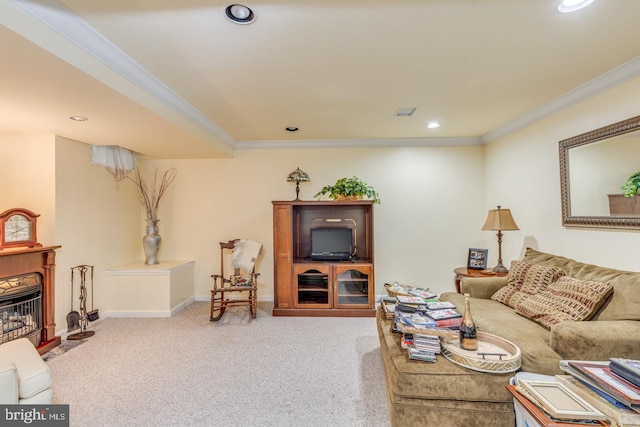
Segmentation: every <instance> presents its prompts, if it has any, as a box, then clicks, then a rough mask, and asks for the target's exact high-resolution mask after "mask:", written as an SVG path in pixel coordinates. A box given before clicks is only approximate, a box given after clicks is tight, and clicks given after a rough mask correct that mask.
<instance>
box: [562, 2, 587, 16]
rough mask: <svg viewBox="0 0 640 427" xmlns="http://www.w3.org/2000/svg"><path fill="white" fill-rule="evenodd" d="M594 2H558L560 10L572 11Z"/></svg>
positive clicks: (564, 11) (563, 11)
mask: <svg viewBox="0 0 640 427" xmlns="http://www.w3.org/2000/svg"><path fill="white" fill-rule="evenodd" d="M591 3H593V0H562V1H561V2H560V4H558V12H561V13H570V12H575V11H577V10H580V9H582V8H584V7H587V6H589V5H590V4H591Z"/></svg>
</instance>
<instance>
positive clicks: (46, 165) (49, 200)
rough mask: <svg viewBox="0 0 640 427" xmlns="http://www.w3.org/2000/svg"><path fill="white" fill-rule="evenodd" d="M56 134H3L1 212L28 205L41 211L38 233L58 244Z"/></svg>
mask: <svg viewBox="0 0 640 427" xmlns="http://www.w3.org/2000/svg"><path fill="white" fill-rule="evenodd" d="M54 141H55V137H54V136H53V135H19V136H0V159H1V160H2V167H1V168H0V182H2V185H0V212H4V211H5V210H7V209H11V208H25V209H29V210H30V211H32V212H34V213H36V214H40V217H38V221H37V227H36V237H37V238H38V241H39V242H40V243H42V244H44V245H45V246H49V245H53V244H55V234H54V221H55V179H54V178H53V175H54V173H55V147H54Z"/></svg>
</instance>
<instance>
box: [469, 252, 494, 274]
mask: <svg viewBox="0 0 640 427" xmlns="http://www.w3.org/2000/svg"><path fill="white" fill-rule="evenodd" d="M488 254H489V249H480V248H469V256H468V257H467V269H469V270H486V269H487V257H488Z"/></svg>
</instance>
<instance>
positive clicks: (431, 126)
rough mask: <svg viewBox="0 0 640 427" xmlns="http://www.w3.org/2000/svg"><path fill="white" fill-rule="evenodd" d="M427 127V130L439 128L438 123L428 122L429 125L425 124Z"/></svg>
mask: <svg viewBox="0 0 640 427" xmlns="http://www.w3.org/2000/svg"><path fill="white" fill-rule="evenodd" d="M427 127H428V128H429V129H436V128H439V127H440V123H438V122H429V123H428V124H427Z"/></svg>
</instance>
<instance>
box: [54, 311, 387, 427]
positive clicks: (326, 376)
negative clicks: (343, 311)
mask: <svg viewBox="0 0 640 427" xmlns="http://www.w3.org/2000/svg"><path fill="white" fill-rule="evenodd" d="M90 329H91V330H95V331H96V334H95V336H93V337H91V338H89V339H87V340H86V342H84V343H83V344H82V345H79V346H77V347H75V348H70V349H68V350H67V351H66V352H64V353H62V354H59V355H56V357H55V358H51V359H49V361H48V362H47V363H48V364H49V366H50V367H51V370H52V374H53V378H54V382H53V391H54V399H55V403H68V404H69V405H70V417H71V426H92V427H97V426H110V427H113V426H118V427H119V426H245V427H246V426H279V427H282V426H362V427H376V426H385V427H386V426H389V421H388V409H387V400H386V394H385V393H386V389H385V384H384V371H383V367H382V360H381V356H380V350H379V342H378V336H377V331H376V324H375V318H317V317H315V318H314V317H272V316H271V305H270V304H267V305H264V304H261V305H260V307H259V311H258V317H257V318H256V319H251V318H250V317H249V314H248V310H246V309H243V308H235V309H233V310H232V311H228V312H227V313H226V314H225V315H224V317H223V318H222V320H221V321H220V322H218V323H211V322H209V318H208V303H205V302H196V303H194V304H191V305H190V306H189V307H187V308H186V309H185V310H183V311H182V312H180V313H179V314H178V315H176V316H174V317H172V318H170V319H166V318H165V319H105V320H102V321H100V322H97V323H96V324H95V325H94V326H93V327H92V328H90Z"/></svg>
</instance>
